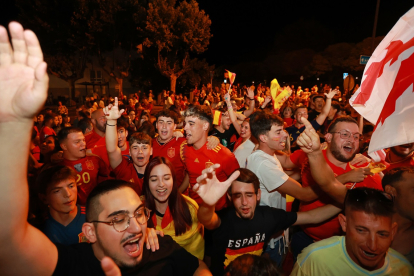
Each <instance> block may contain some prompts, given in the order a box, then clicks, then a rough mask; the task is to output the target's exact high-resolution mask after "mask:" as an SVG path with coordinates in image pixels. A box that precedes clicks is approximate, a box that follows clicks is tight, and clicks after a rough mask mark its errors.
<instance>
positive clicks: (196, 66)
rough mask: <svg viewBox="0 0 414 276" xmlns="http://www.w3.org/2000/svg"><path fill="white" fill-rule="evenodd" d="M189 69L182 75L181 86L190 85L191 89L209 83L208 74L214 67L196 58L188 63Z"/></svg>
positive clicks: (209, 77)
mask: <svg viewBox="0 0 414 276" xmlns="http://www.w3.org/2000/svg"><path fill="white" fill-rule="evenodd" d="M189 67H190V69H189V70H188V71H187V72H186V73H185V74H183V75H182V77H181V84H182V86H185V85H187V84H188V85H190V86H191V87H195V86H199V85H200V84H207V83H210V81H211V76H210V72H211V71H214V65H212V66H210V65H208V63H207V61H206V60H205V59H203V60H198V59H196V58H194V59H192V60H191V61H190V65H189Z"/></svg>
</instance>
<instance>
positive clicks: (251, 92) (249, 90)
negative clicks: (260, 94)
mask: <svg viewBox="0 0 414 276" xmlns="http://www.w3.org/2000/svg"><path fill="white" fill-rule="evenodd" d="M247 97H249V98H250V99H253V98H254V86H253V85H252V86H250V87H249V88H247Z"/></svg>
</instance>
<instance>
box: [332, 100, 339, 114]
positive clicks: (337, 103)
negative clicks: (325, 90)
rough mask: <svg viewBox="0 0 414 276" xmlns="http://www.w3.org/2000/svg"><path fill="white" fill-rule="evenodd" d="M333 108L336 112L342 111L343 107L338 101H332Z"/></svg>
mask: <svg viewBox="0 0 414 276" xmlns="http://www.w3.org/2000/svg"><path fill="white" fill-rule="evenodd" d="M331 106H332V108H333V109H336V112H338V111H340V110H341V105H340V104H339V102H337V101H332V103H331Z"/></svg>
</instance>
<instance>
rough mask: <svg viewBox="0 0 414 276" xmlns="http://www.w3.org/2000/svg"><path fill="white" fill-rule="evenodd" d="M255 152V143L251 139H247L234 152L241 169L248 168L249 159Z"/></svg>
mask: <svg viewBox="0 0 414 276" xmlns="http://www.w3.org/2000/svg"><path fill="white" fill-rule="evenodd" d="M253 150H254V143H253V142H252V141H251V140H250V139H247V140H246V141H244V142H243V144H241V145H240V146H238V147H237V149H236V150H235V151H234V152H233V153H234V155H235V156H236V159H237V162H239V166H240V168H246V165H247V158H248V157H249V156H250V155H251V154H252V152H253Z"/></svg>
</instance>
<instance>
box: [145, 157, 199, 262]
mask: <svg viewBox="0 0 414 276" xmlns="http://www.w3.org/2000/svg"><path fill="white" fill-rule="evenodd" d="M179 184H180V183H176V177H175V170H174V166H173V165H172V163H171V162H170V161H169V160H168V159H167V158H165V157H161V156H158V157H155V158H153V159H152V160H151V161H150V162H149V163H148V165H147V167H146V168H145V174H144V184H143V191H142V193H143V195H144V196H145V207H147V208H148V209H150V210H152V212H151V217H150V219H151V221H152V223H153V224H154V228H155V229H157V230H162V231H163V232H164V234H165V235H169V236H171V237H172V238H173V239H174V240H175V241H176V242H177V243H178V244H179V245H180V246H182V247H183V248H184V249H186V250H187V251H188V252H189V253H191V254H193V255H194V256H195V257H197V258H199V259H200V260H202V259H203V258H204V238H203V226H202V225H201V223H200V222H199V221H198V218H197V211H198V205H197V203H196V202H195V201H194V200H192V199H191V198H189V197H187V196H184V195H182V194H181V193H180V192H179V191H178V186H179Z"/></svg>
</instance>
